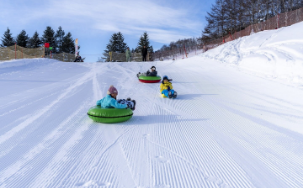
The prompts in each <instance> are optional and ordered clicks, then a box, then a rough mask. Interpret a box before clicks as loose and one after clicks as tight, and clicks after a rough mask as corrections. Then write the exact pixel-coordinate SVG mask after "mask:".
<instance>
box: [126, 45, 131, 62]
mask: <svg viewBox="0 0 303 188" xmlns="http://www.w3.org/2000/svg"><path fill="white" fill-rule="evenodd" d="M125 56H126V62H130V61H131V60H130V59H131V57H132V54H131V51H130V50H129V47H127V49H126V51H125Z"/></svg>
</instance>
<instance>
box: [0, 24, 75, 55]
mask: <svg viewBox="0 0 303 188" xmlns="http://www.w3.org/2000/svg"><path fill="white" fill-rule="evenodd" d="M1 42H2V43H1V45H0V46H1V47H8V46H12V45H15V43H16V44H17V45H18V46H21V47H24V48H38V47H41V46H43V45H44V43H49V44H50V47H53V49H52V53H62V52H65V53H71V54H74V53H75V43H74V39H73V37H72V34H71V33H70V32H68V33H67V34H65V31H64V30H63V29H62V27H61V26H60V27H59V28H58V30H57V31H56V32H55V31H54V30H53V29H52V28H51V27H50V26H47V27H46V29H45V30H44V32H43V35H42V36H41V37H40V36H39V33H38V32H37V31H36V32H35V33H34V34H33V36H32V37H29V36H28V34H27V33H26V31H25V30H22V31H21V32H20V33H19V34H18V35H17V36H16V37H13V34H12V33H11V31H10V29H9V28H7V30H6V31H5V32H4V34H3V37H2V40H1Z"/></svg>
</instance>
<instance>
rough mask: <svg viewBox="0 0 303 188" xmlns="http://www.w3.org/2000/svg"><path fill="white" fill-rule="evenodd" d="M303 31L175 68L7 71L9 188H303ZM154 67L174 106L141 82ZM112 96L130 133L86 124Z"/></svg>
mask: <svg viewBox="0 0 303 188" xmlns="http://www.w3.org/2000/svg"><path fill="white" fill-rule="evenodd" d="M302 29H303V24H302V23H300V24H295V25H294V26H291V27H286V28H281V29H278V30H274V31H264V32H261V33H257V34H253V35H251V36H248V37H243V38H241V39H239V40H235V41H232V42H229V43H226V44H224V45H222V46H219V47H218V48H216V49H213V50H209V51H207V52H206V53H204V54H202V55H198V56H194V57H191V58H187V59H180V60H177V61H172V60H167V61H155V62H146V63H143V62H130V63H125V62H117V63H64V62H59V61H56V60H50V59H25V60H15V61H6V62H0V88H1V92H0V124H1V126H0V187H10V188H11V187H52V188H53V187H125V188H131V187H134V188H179V187H180V188H184V187H193V188H200V187H201V188H202V187H224V188H227V187H239V188H243V187H266V188H279V187H283V188H284V187H285V188H286V187H287V188H288V187H291V188H293V187H298V188H299V187H303V175H302V174H303V87H302V86H303V82H302V78H303V76H302V75H303V73H302V72H303V71H302V70H303V69H302V67H303V55H302V50H303V40H302V35H301V34H300V33H301V31H302ZM152 65H154V66H156V67H157V71H158V73H159V74H160V75H161V76H164V75H167V76H168V77H169V78H172V79H173V81H172V84H173V86H174V89H175V90H176V91H177V92H178V98H177V99H167V98H162V97H161V96H160V93H159V85H160V84H159V83H156V84H145V83H140V82H139V81H138V78H137V77H136V74H137V73H138V72H144V71H146V70H148V69H149V68H150V67H151V66H152ZM110 85H114V86H115V87H116V88H117V89H118V91H119V95H118V98H127V97H131V98H132V99H135V100H136V101H137V106H136V110H135V111H134V115H133V117H132V118H131V119H130V120H129V121H127V122H123V123H119V124H102V123H97V122H93V121H92V120H91V119H89V117H88V116H87V114H86V113H87V110H88V109H89V108H90V107H92V106H94V105H95V104H96V101H97V100H99V99H101V98H103V97H104V96H105V95H106V91H107V89H108V87H109V86H110Z"/></svg>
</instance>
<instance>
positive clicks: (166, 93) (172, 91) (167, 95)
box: [162, 89, 175, 98]
mask: <svg viewBox="0 0 303 188" xmlns="http://www.w3.org/2000/svg"><path fill="white" fill-rule="evenodd" d="M169 91H170V92H171V94H172V95H173V94H174V93H175V90H173V89H171V90H169ZM169 91H168V90H163V91H162V94H164V95H165V96H166V97H167V98H169V94H168V93H169Z"/></svg>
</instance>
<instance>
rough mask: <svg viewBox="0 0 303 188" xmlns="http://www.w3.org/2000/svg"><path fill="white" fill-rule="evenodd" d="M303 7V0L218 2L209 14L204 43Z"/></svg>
mask: <svg viewBox="0 0 303 188" xmlns="http://www.w3.org/2000/svg"><path fill="white" fill-rule="evenodd" d="M301 7H303V0H216V2H215V4H213V5H212V7H211V10H210V11H209V12H207V16H206V21H207V25H206V27H205V28H204V30H203V31H202V41H203V42H207V41H209V40H212V39H217V38H220V37H223V36H225V35H228V34H229V33H234V32H237V31H240V30H243V29H245V27H247V26H249V25H252V24H256V23H260V22H263V21H265V20H268V19H270V18H272V17H274V16H276V15H278V14H280V13H284V12H288V11H292V10H295V9H298V8H301Z"/></svg>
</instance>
